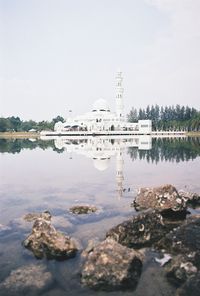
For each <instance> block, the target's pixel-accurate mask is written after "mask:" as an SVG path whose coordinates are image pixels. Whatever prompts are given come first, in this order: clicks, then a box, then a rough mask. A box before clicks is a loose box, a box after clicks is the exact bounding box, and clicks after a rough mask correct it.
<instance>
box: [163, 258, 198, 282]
mask: <svg viewBox="0 0 200 296" xmlns="http://www.w3.org/2000/svg"><path fill="white" fill-rule="evenodd" d="M165 271H166V275H167V278H168V280H169V281H170V282H171V283H173V284H174V285H176V286H179V285H181V284H183V283H184V282H185V281H186V280H188V279H189V278H190V277H191V276H194V275H196V274H197V267H196V266H194V264H193V263H192V262H191V261H190V258H187V256H186V255H177V256H175V257H173V258H172V259H171V260H170V262H169V263H167V264H166V265H165Z"/></svg>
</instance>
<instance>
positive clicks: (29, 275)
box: [0, 264, 53, 295]
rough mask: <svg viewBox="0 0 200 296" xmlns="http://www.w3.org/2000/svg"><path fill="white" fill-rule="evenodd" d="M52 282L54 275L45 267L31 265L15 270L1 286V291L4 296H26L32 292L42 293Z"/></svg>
mask: <svg viewBox="0 0 200 296" xmlns="http://www.w3.org/2000/svg"><path fill="white" fill-rule="evenodd" d="M52 282H53V278H52V275H51V273H50V272H48V271H47V270H46V267H45V266H43V265H39V264H37V265H34V264H30V265H27V266H22V267H20V268H18V269H16V270H13V271H12V272H11V273H10V275H9V276H8V277H7V278H6V279H5V280H4V281H3V282H2V283H1V284H0V291H1V293H2V294H3V295H4V294H5V295H26V293H27V292H30V291H35V292H37V291H41V290H42V289H45V288H47V287H48V286H49V285H51V284H52Z"/></svg>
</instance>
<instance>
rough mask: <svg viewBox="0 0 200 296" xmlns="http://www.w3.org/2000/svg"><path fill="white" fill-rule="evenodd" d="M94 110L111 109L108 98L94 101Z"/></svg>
mask: <svg viewBox="0 0 200 296" xmlns="http://www.w3.org/2000/svg"><path fill="white" fill-rule="evenodd" d="M92 111H110V108H109V106H108V103H107V101H106V100H104V99H99V100H97V101H95V102H94V104H93V108H92Z"/></svg>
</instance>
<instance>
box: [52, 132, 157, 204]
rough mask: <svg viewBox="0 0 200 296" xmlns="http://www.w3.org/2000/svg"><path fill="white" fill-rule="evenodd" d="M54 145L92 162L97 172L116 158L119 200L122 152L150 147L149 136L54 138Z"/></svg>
mask: <svg viewBox="0 0 200 296" xmlns="http://www.w3.org/2000/svg"><path fill="white" fill-rule="evenodd" d="M54 144H55V147H56V148H57V149H59V150H60V149H64V150H65V151H67V152H68V153H70V154H72V153H74V152H75V153H77V154H81V155H84V156H86V157H89V158H90V159H92V160H93V165H94V167H95V168H96V169H98V170H99V171H104V170H106V169H107V168H108V167H109V164H110V159H111V158H112V157H116V187H117V188H116V191H117V196H118V198H119V199H120V198H121V197H122V195H123V182H124V174H123V169H124V159H123V153H124V150H125V149H126V148H128V147H137V148H138V149H141V150H149V149H151V147H152V139H151V136H147V135H145V136H134V137H132V136H130V137H119V136H118V137H116V136H115V137H114V136H113V137H87V138H80V137H79V138H78V137H77V138H76V139H72V138H70V137H55V138H54Z"/></svg>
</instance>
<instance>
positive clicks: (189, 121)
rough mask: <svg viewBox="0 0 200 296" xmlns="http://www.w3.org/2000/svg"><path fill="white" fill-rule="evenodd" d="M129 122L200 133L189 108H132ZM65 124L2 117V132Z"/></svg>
mask: <svg viewBox="0 0 200 296" xmlns="http://www.w3.org/2000/svg"><path fill="white" fill-rule="evenodd" d="M127 119H128V121H129V122H137V121H138V120H142V119H150V120H152V128H153V130H178V131H179V130H186V131H200V111H198V110H196V109H195V108H190V107H188V106H180V105H176V106H164V107H163V106H161V107H160V106H158V105H157V104H156V105H152V106H149V105H148V106H147V107H146V108H143V109H142V108H140V109H139V110H137V109H135V108H132V109H131V111H130V112H129V113H128V115H127ZM58 121H61V122H64V118H63V117H61V116H59V115H58V116H57V117H55V118H53V119H52V120H51V121H46V120H42V121H39V122H36V121H34V120H28V121H23V120H21V119H20V118H19V117H15V116H11V117H7V118H4V117H0V132H12V131H15V132H20V131H21V132H23V131H24V132H27V131H30V130H35V131H41V130H53V128H54V125H55V123H56V122H58Z"/></svg>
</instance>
